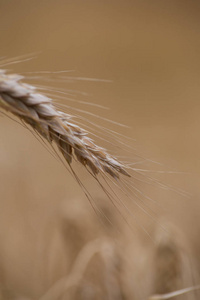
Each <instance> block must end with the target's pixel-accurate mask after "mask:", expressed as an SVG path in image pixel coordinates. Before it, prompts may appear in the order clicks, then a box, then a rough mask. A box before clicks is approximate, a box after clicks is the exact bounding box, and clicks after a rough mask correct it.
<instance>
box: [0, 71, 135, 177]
mask: <svg viewBox="0 0 200 300" xmlns="http://www.w3.org/2000/svg"><path fill="white" fill-rule="evenodd" d="M22 79H24V77H23V76H21V75H15V74H7V73H6V71H5V70H0V107H1V108H3V109H5V110H6V111H8V112H11V113H12V114H14V115H15V116H17V117H18V118H19V119H20V120H21V121H22V122H24V123H26V124H28V125H30V126H31V127H32V128H33V129H34V131H36V132H37V133H39V135H40V136H41V137H42V138H45V139H46V140H47V141H48V142H49V143H50V144H51V143H52V142H55V144H56V145H57V147H58V149H59V150H60V151H61V153H62V155H63V156H64V158H65V160H66V162H67V163H68V164H69V165H71V163H72V160H73V158H75V157H76V158H77V160H78V161H79V162H80V163H81V164H82V165H84V166H85V167H86V168H87V167H88V168H89V169H90V170H91V171H92V174H93V175H94V176H95V177H96V176H97V174H98V173H99V172H101V173H108V174H110V175H111V176H112V177H113V178H115V179H117V178H119V175H120V173H121V174H123V175H126V176H130V175H129V174H128V172H127V171H126V166H125V165H123V164H122V163H120V162H119V161H118V160H117V159H115V158H114V157H113V156H111V155H109V154H108V152H107V151H106V150H105V149H104V148H101V147H99V146H97V145H96V144H95V143H94V142H93V140H92V139H91V138H90V137H89V136H88V133H87V132H86V131H85V130H84V129H82V128H80V127H79V126H77V125H76V124H74V123H72V122H71V119H72V117H71V115H68V114H66V113H64V112H61V111H58V110H57V109H56V107H55V106H54V105H53V100H52V99H51V98H49V97H47V96H46V95H44V94H42V93H38V92H37V89H36V87H34V86H32V85H28V84H26V83H23V82H22Z"/></svg>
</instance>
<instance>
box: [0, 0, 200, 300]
mask: <svg viewBox="0 0 200 300" xmlns="http://www.w3.org/2000/svg"><path fill="white" fill-rule="evenodd" d="M199 35H200V3H199V1H188V0H187V1H186V0H181V1H180V0H176V1H171V0H169V1H146V0H144V1H135V0H132V1H131V0H130V1H128V0H127V1H122V0H121V1H118V0H114V1H104V0H98V1H96V0H92V1H90V0H85V1H81V0H73V1H70V0H57V1H55V0H48V1H47V0H46V1H45V0H44V1H37V0H34V1H33V0H29V1H26V0H17V1H12V0H11V1H8V0H0V36H1V53H0V55H1V57H2V59H3V58H5V57H6V58H15V57H16V59H14V61H15V60H18V59H17V57H18V56H21V55H26V54H31V53H33V54H32V56H34V57H35V56H36V58H35V59H33V60H30V61H27V62H20V63H18V64H13V65H9V66H0V68H6V69H9V70H10V71H11V72H14V73H20V74H26V76H27V80H25V81H27V82H29V83H31V84H33V83H34V82H35V81H33V80H30V78H28V77H31V76H32V77H34V75H35V73H27V72H37V71H52V72H56V71H61V70H67V71H69V73H66V74H65V76H71V77H76V78H77V80H72V79H71V80H69V79H68V80H67V79H66V80H56V79H55V81H54V82H48V81H47V82H46V81H42V79H40V78H35V79H36V81H37V83H39V84H43V85H50V86H53V87H58V89H59V88H60V89H61V88H62V89H63V88H65V89H67V90H68V91H70V92H71V94H72V98H73V99H75V100H78V101H85V102H89V103H93V104H100V105H102V106H106V107H109V110H104V109H100V108H98V107H92V106H89V105H87V104H83V103H80V102H69V101H67V100H66V101H65V100H63V103H65V104H66V105H68V106H71V108H69V111H68V110H67V108H66V112H67V113H70V114H73V113H74V114H76V113H77V111H75V110H73V109H74V108H78V109H81V110H85V111H86V112H91V113H94V114H97V115H100V116H102V117H104V118H107V119H111V120H113V121H115V122H119V123H122V124H126V125H127V126H128V128H123V127H120V126H118V125H115V124H112V123H109V122H107V121H105V120H100V119H98V118H96V120H95V118H93V117H92V116H90V115H89V116H88V115H87V114H84V113H83V116H84V117H86V118H91V121H93V120H95V121H96V122H97V124H99V125H101V126H103V127H107V128H108V129H110V130H115V131H117V132H119V133H120V134H121V135H122V136H121V140H123V141H124V143H128V144H129V146H131V147H132V148H133V149H134V150H133V151H131V152H130V151H129V152H128V153H127V152H125V150H124V148H125V146H123V145H121V147H119V149H118V148H117V149H116V147H115V146H111V147H110V151H111V153H117V155H119V156H120V157H122V160H123V159H124V160H126V157H128V159H129V160H131V161H132V162H135V161H138V157H139V156H136V153H137V155H140V156H141V157H142V158H143V157H145V158H146V159H147V161H146V163H145V165H142V168H144V169H145V170H147V171H152V170H162V171H166V172H164V173H163V174H162V173H161V174H160V173H156V174H152V173H150V174H151V175H152V176H155V178H156V179H157V180H160V181H161V182H162V183H164V184H166V186H165V187H164V188H160V187H159V184H158V186H157V187H156V188H155V189H153V190H152V188H151V185H150V187H149V184H144V185H143V184H141V183H140V182H138V181H137V180H134V179H133V181H132V184H133V185H136V188H137V186H138V189H140V191H141V192H142V194H144V195H145V196H144V197H142V198H143V201H147V204H148V206H150V209H151V210H152V211H153V212H152V215H153V216H154V217H153V218H152V217H151V214H149V213H144V214H143V213H141V211H142V210H141V209H140V208H139V206H138V205H135V207H134V206H132V205H131V204H130V203H129V204H130V206H131V209H133V211H134V218H136V219H137V221H134V222H133V224H132V225H131V230H130V228H129V226H127V224H126V221H125V220H124V219H123V217H121V216H120V214H119V213H116V209H115V207H114V206H113V205H112V203H109V200H108V199H107V197H106V195H105V194H104V193H102V192H101V189H100V188H98V187H96V186H94V185H93V181H92V179H91V178H90V176H89V174H87V173H85V172H84V170H82V169H81V168H80V170H79V169H78V172H79V176H80V178H81V179H83V180H84V182H85V183H86V184H87V188H88V190H89V191H91V192H92V193H93V197H94V198H96V199H97V200H96V201H97V203H98V206H99V207H101V209H102V210H103V211H105V214H106V215H107V216H109V219H110V220H111V223H112V226H109V225H108V224H107V223H106V221H105V220H104V219H101V218H100V217H99V216H97V214H95V211H94V209H93V208H92V206H91V204H90V203H89V202H88V200H87V198H86V197H85V196H84V193H83V191H82V190H81V189H80V188H79V186H78V184H77V183H76V182H75V180H74V179H73V178H72V177H71V176H70V175H69V174H68V172H67V171H66V169H65V168H64V167H63V166H62V164H60V163H59V162H57V161H56V160H55V159H53V158H52V156H51V155H50V154H49V153H48V152H47V151H46V149H44V147H43V146H42V145H41V144H40V143H39V142H38V141H37V140H36V139H35V138H34V136H32V135H30V133H29V132H28V131H27V130H25V129H24V128H23V127H22V126H20V125H19V124H17V123H16V122H13V121H12V120H10V119H8V118H7V117H6V116H4V115H0V289H1V299H42V300H44V299H45V300H49V299H123V300H124V299H148V298H149V297H150V296H151V295H153V294H157V293H159V294H160V293H168V292H172V291H175V290H178V289H181V288H185V287H189V286H194V285H195V284H198V283H199V282H200V281H199V270H200V263H199V258H200V254H199V253H200V252H199V251H200V242H199V232H200V220H199V216H200V202H199V197H200V192H199V185H200V172H199V171H200V163H199V162H200V155H199V150H200V141H199V138H198V135H199V130H200V120H199V114H200V102H199V95H200V84H199V83H200V79H199V78H200V38H199ZM1 65H2V64H1ZM27 74H28V75H27ZM82 78H92V79H95V78H97V79H104V80H105V81H101V80H99V81H95V80H82ZM106 80H107V81H106ZM123 136H128V137H130V138H131V139H135V141H133V140H127V139H126V138H125V137H124V138H123ZM98 144H100V145H101V146H103V147H108V145H107V144H105V143H104V141H103V140H100V139H99V140H98ZM119 146H120V144H119ZM136 157H137V159H136ZM150 161H155V162H158V163H159V165H158V164H157V163H155V164H154V163H153V162H151V163H149V162H150ZM138 167H141V166H140V165H139V166H138ZM168 171H171V172H172V173H169V172H168ZM148 174H149V173H148ZM148 174H147V176H148ZM169 185H170V186H173V187H174V190H175V191H172V190H173V188H171V189H170V188H167V186H169ZM179 190H184V191H185V192H186V193H188V194H190V196H189V197H186V196H184V195H183V193H182V192H179ZM145 197H152V199H153V200H154V199H155V202H156V205H155V204H153V201H152V202H150V201H149V200H147V199H146V198H145ZM122 201H126V200H122ZM134 201H136V200H134V199H133V202H134ZM129 202H130V201H129ZM142 207H143V209H144V210H145V204H144V206H143V205H142ZM119 209H122V215H123V209H124V208H123V205H121V206H120V208H119ZM129 218H132V217H130V216H129ZM131 223H132V222H131ZM116 228H117V230H116ZM118 229H119V230H118ZM146 231H148V232H149V234H150V237H149V236H148V235H147V234H146ZM97 239H98V240H97ZM95 249H96V250H95ZM84 255H85V256H84ZM88 256H89V259H88V258H87V257H88ZM87 259H88V262H87ZM86 262H87V264H86ZM102 262H103V263H102ZM84 264H86V265H84ZM82 269H83V270H82ZM77 270H78V271H77ZM81 270H82V273H81ZM73 272H74V273H73ZM73 274H75V275H76V276H75V275H73ZM77 274H79V275H77ZM80 274H82V277H81V278H79V277H80ZM70 276H71V277H70ZM73 276H74V277H73ZM62 278H65V279H63V281H62ZM70 278H75V279H74V281H75V283H73V284H71V283H69V282H70V280H71V279H70ZM60 280H61V281H60ZM41 297H43V298H41ZM198 297H199V295H198V293H197V292H196V293H190V294H188V295H182V296H179V298H178V297H177V299H198Z"/></svg>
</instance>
